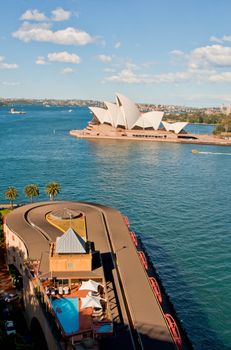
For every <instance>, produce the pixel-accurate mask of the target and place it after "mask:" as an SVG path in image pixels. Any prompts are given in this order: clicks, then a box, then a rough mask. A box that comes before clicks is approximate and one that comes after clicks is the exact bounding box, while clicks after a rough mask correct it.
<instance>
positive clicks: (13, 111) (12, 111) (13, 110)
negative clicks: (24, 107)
mask: <svg viewBox="0 0 231 350" xmlns="http://www.w3.org/2000/svg"><path fill="white" fill-rule="evenodd" d="M9 113H10V114H26V112H24V111H17V110H16V109H15V108H11V109H10V111H9Z"/></svg>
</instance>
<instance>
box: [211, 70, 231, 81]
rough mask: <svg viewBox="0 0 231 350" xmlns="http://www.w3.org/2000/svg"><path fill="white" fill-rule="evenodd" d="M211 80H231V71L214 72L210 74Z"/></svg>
mask: <svg viewBox="0 0 231 350" xmlns="http://www.w3.org/2000/svg"><path fill="white" fill-rule="evenodd" d="M209 80H210V81H213V82H231V72H222V73H219V74H212V75H210V77H209Z"/></svg>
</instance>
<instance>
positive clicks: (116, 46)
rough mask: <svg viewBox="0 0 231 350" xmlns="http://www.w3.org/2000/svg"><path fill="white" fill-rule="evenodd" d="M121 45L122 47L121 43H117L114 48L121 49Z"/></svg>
mask: <svg viewBox="0 0 231 350" xmlns="http://www.w3.org/2000/svg"><path fill="white" fill-rule="evenodd" d="M121 45H122V44H121V42H120V41H117V43H115V45H114V48H115V49H119V48H120V47H121Z"/></svg>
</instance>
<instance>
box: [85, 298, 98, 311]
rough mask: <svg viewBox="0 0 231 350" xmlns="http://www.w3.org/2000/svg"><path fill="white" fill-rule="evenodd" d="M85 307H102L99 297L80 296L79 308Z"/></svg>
mask: <svg viewBox="0 0 231 350" xmlns="http://www.w3.org/2000/svg"><path fill="white" fill-rule="evenodd" d="M87 307H96V308H99V309H102V305H101V303H100V299H99V298H94V297H86V298H81V309H86V308H87Z"/></svg>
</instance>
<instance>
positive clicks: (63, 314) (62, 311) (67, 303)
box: [51, 298, 79, 334]
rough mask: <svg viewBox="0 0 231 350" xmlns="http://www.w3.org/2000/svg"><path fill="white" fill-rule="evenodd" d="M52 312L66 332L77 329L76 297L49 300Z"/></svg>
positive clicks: (77, 309) (76, 330)
mask: <svg viewBox="0 0 231 350" xmlns="http://www.w3.org/2000/svg"><path fill="white" fill-rule="evenodd" d="M51 304H52V307H53V309H54V312H55V314H56V316H57V318H58V320H59V322H60V323H61V325H62V327H63V329H64V332H65V333H66V334H70V333H76V332H78V330H79V308H78V298H58V299H53V300H52V301H51Z"/></svg>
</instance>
